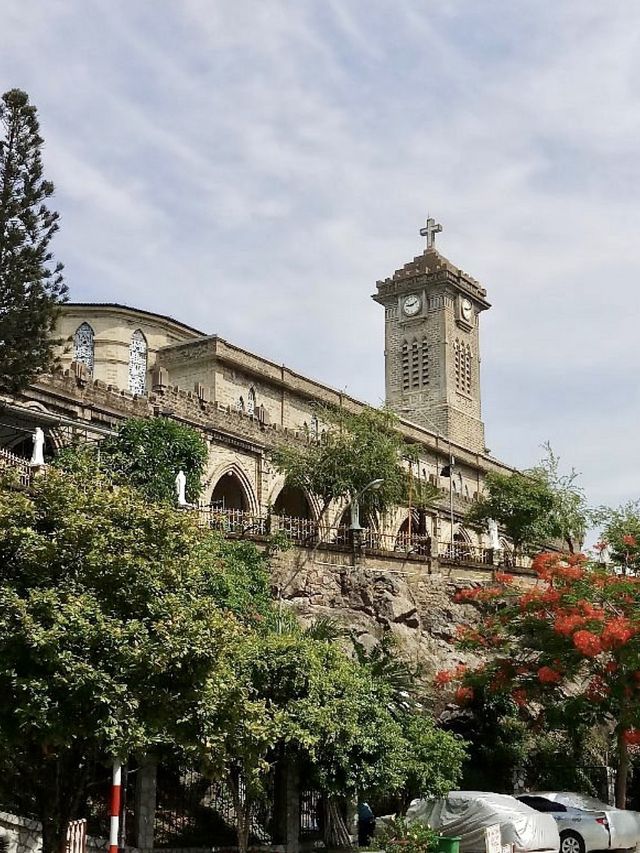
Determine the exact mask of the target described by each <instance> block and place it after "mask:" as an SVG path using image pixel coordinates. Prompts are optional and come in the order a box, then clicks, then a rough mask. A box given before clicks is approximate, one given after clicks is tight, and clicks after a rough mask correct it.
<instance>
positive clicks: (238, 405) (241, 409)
mask: <svg viewBox="0 0 640 853" xmlns="http://www.w3.org/2000/svg"><path fill="white" fill-rule="evenodd" d="M236 409H237V410H238V411H239V412H244V397H242V396H240V397H238V402H237V403H236Z"/></svg>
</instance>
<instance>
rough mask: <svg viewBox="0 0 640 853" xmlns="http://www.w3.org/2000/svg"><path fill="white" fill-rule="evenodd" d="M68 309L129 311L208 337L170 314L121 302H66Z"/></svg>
mask: <svg viewBox="0 0 640 853" xmlns="http://www.w3.org/2000/svg"><path fill="white" fill-rule="evenodd" d="M66 308H115V309H117V310H119V311H129V312H131V313H132V314H137V315H138V316H142V317H148V318H150V319H152V320H162V321H163V322H165V323H171V324H172V325H173V326H178V327H180V328H181V329H184V330H185V331H187V332H192V333H193V334H194V336H198V337H208V333H207V332H202V331H200V329H195V328H194V327H193V326H189V325H187V323H182V322H181V321H180V320H176V319H175V317H169V315H168V314H156V313H155V312H154V311H146V310H143V309H142V308H133V307H132V306H131V305H124V304H122V303H121V302H65V303H64V305H63V306H62V310H63V311H64V310H65V309H66Z"/></svg>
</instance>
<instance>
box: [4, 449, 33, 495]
mask: <svg viewBox="0 0 640 853" xmlns="http://www.w3.org/2000/svg"><path fill="white" fill-rule="evenodd" d="M0 468H11V469H13V470H14V471H17V472H18V476H19V478H20V485H21V486H24V487H27V486H28V485H29V483H30V482H31V466H30V465H29V463H28V462H27V460H26V459H23V458H22V457H21V456H16V454H15V453H11V451H10V450H5V449H4V448H1V447H0Z"/></svg>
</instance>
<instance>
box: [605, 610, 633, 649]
mask: <svg viewBox="0 0 640 853" xmlns="http://www.w3.org/2000/svg"><path fill="white" fill-rule="evenodd" d="M634 634H635V631H634V629H633V628H632V626H631V623H630V622H629V620H628V619H626V618H625V617H624V616H615V617H614V618H613V619H611V620H610V621H609V622H606V623H605V626H604V628H603V629H602V645H603V647H604V648H605V649H614V648H616V646H623V645H624V644H625V643H626V642H628V641H629V640H630V639H631V637H633V635H634Z"/></svg>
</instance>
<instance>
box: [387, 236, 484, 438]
mask: <svg viewBox="0 0 640 853" xmlns="http://www.w3.org/2000/svg"><path fill="white" fill-rule="evenodd" d="M373 298H374V299H375V301H376V302H379V303H380V304H381V305H382V306H383V307H384V309H385V380H386V399H387V404H388V405H389V406H390V407H391V408H392V409H394V410H396V411H398V412H401V413H404V414H405V415H406V417H407V418H409V419H411V420H413V421H415V422H416V423H420V424H422V425H424V426H425V427H426V428H427V429H430V430H433V429H435V430H436V431H438V432H440V433H441V434H443V435H444V436H446V437H448V438H451V440H452V441H455V442H456V443H458V444H462V445H464V446H465V447H468V448H472V449H474V450H476V451H478V452H480V453H483V452H484V450H485V444H484V425H483V423H482V420H481V406H480V337H479V325H480V313H481V312H482V311H484V310H486V309H487V308H489V307H490V306H489V303H488V302H487V301H486V291H485V290H484V289H483V288H482V287H480V285H479V284H478V283H477V282H476V281H475V280H474V279H472V278H471V277H470V276H468V275H467V274H466V273H464V272H462V270H459V269H457V268H456V267H454V266H453V265H452V264H451V263H450V262H449V261H448V260H447V259H446V258H444V257H443V256H442V255H440V254H439V253H438V252H437V251H436V250H435V249H428V250H426V251H425V252H424V253H423V254H422V255H419V256H417V257H416V258H414V259H413V261H412V262H411V263H409V264H406V265H405V266H404V267H402V268H401V269H399V270H396V272H395V273H394V274H393V276H392V277H391V278H387V279H385V280H384V281H379V282H378V283H377V293H376V294H375V295H374V296H373Z"/></svg>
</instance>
